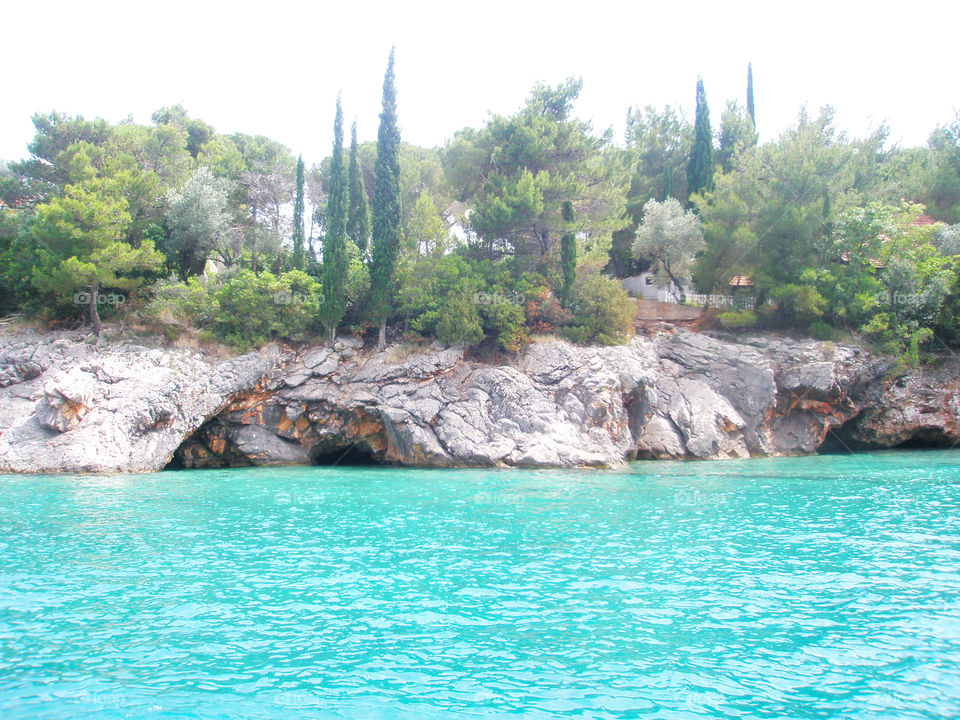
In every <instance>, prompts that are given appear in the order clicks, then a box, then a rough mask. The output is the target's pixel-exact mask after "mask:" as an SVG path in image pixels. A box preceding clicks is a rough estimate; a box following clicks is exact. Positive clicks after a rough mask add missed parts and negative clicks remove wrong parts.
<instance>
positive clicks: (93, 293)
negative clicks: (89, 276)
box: [89, 283, 103, 338]
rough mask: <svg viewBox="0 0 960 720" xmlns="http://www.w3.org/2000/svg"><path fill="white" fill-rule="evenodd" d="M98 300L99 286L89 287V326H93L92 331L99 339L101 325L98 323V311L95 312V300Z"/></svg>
mask: <svg viewBox="0 0 960 720" xmlns="http://www.w3.org/2000/svg"><path fill="white" fill-rule="evenodd" d="M99 299H100V286H99V285H97V284H96V283H94V284H93V285H92V286H90V307H89V310H90V324H91V325H93V331H94V332H95V333H96V334H97V337H98V338H99V337H100V330H101V329H102V328H103V324H102V323H101V322H100V311H99V310H97V300H99Z"/></svg>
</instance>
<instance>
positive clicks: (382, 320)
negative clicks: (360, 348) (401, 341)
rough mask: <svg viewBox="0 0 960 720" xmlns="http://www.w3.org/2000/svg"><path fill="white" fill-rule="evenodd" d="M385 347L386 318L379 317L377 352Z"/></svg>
mask: <svg viewBox="0 0 960 720" xmlns="http://www.w3.org/2000/svg"><path fill="white" fill-rule="evenodd" d="M386 347H387V318H386V316H384V317H382V318H380V334H379V336H378V337H377V352H383V351H384V350H385V349H386Z"/></svg>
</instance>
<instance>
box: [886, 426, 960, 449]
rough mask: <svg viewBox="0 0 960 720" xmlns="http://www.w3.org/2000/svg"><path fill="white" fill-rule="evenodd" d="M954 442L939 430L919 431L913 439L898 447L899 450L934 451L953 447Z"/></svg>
mask: <svg viewBox="0 0 960 720" xmlns="http://www.w3.org/2000/svg"><path fill="white" fill-rule="evenodd" d="M954 444H955V443H954V441H953V440H951V439H950V438H949V437H947V435H946V433H944V432H943V430H941V429H939V428H930V429H928V430H919V431H917V432H916V433H914V434H913V437H911V438H909V439H907V440H904V441H903V442H902V443H900V444H899V445H897V446H896V447H897V449H898V450H934V449H936V448H949V447H953V445H954Z"/></svg>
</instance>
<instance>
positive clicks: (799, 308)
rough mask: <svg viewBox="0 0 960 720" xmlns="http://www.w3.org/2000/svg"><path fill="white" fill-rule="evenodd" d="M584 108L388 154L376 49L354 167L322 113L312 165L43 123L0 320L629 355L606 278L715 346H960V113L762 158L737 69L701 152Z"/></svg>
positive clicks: (652, 113) (825, 125) (682, 135)
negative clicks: (780, 336)
mask: <svg viewBox="0 0 960 720" xmlns="http://www.w3.org/2000/svg"><path fill="white" fill-rule="evenodd" d="M581 85H582V84H581V81H580V80H577V79H569V80H567V81H565V82H563V83H561V84H559V85H556V86H550V85H537V86H536V87H534V88H533V90H532V92H531V93H530V95H529V96H528V97H527V98H526V100H525V101H524V102H523V103H522V104H521V105H520V107H519V109H518V110H517V111H516V112H514V113H512V114H508V115H492V116H491V117H490V118H489V119H488V120H487V121H486V122H485V123H484V124H483V125H482V126H480V127H477V128H464V129H463V130H460V131H459V132H457V133H456V134H455V135H454V137H453V139H452V140H450V141H449V142H448V143H447V144H446V145H445V146H444V147H442V148H422V147H417V146H414V145H411V144H408V143H403V142H401V139H400V133H399V129H398V124H397V123H398V118H397V88H396V79H395V77H394V57H393V53H392V52H391V55H390V60H389V62H388V66H387V71H386V74H385V76H384V81H383V110H382V113H381V116H380V127H379V131H378V137H377V140H376V142H360V141H359V140H358V138H357V133H356V123H354V126H353V128H352V131H351V137H350V147H349V155H347V153H346V152H345V148H344V137H343V109H342V108H341V106H340V104H339V102H338V105H337V113H336V118H335V130H334V139H333V144H332V147H333V151H332V153H331V154H330V155H329V156H328V157H326V158H323V159H320V160H319V162H316V163H315V164H313V165H309V166H308V165H305V164H304V162H303V158H297V159H295V158H294V155H293V154H292V153H291V152H290V150H288V149H287V148H285V147H284V146H283V145H281V144H280V143H278V142H276V141H274V140H271V139H270V138H266V137H263V136H258V135H247V134H243V133H233V134H229V135H227V134H221V133H218V132H217V131H216V129H215V128H213V127H212V126H210V125H209V124H207V123H205V122H203V121H202V120H200V119H198V118H193V117H191V116H190V115H189V114H188V113H187V111H186V110H185V109H184V108H183V107H181V106H173V107H168V108H162V109H161V110H158V111H157V112H156V113H154V115H153V116H152V124H150V125H139V124H136V123H134V122H132V121H130V120H127V121H124V122H122V123H119V124H117V125H111V124H109V123H107V122H105V121H103V120H99V119H95V120H86V119H84V118H82V117H71V116H68V115H63V114H60V113H56V112H54V113H50V114H48V115H37V116H35V117H34V118H33V121H34V125H35V128H36V135H35V137H34V139H33V141H32V142H31V143H30V145H29V151H30V157H29V159H27V160H24V161H22V162H16V163H9V164H6V165H3V166H2V167H0V201H2V205H0V311H2V312H3V313H4V314H7V313H10V312H15V311H20V312H24V313H27V314H30V315H34V316H38V317H42V318H44V319H45V320H48V321H52V322H62V323H71V322H77V321H87V322H89V323H90V324H91V325H92V326H93V328H94V330H96V331H98V332H99V329H100V325H101V322H102V321H107V322H109V321H112V320H115V319H123V320H124V321H129V322H134V323H148V324H150V325H152V326H154V327H160V328H162V329H163V330H164V331H166V332H167V333H168V335H169V336H170V337H177V336H178V335H180V334H183V333H188V334H194V335H199V336H200V337H201V338H206V337H209V338H211V339H212V338H219V339H221V340H224V341H226V342H228V343H230V344H231V345H234V346H236V347H238V348H245V347H251V346H256V345H259V344H261V343H264V342H267V341H270V340H283V341H301V340H304V339H307V338H313V337H315V336H317V335H318V334H321V333H324V332H325V334H326V336H327V339H328V340H329V341H330V342H334V341H335V338H336V333H337V330H338V328H339V329H341V330H344V331H349V332H351V333H354V334H360V335H362V334H365V333H368V332H369V333H370V335H371V339H372V335H373V334H374V333H376V335H377V340H378V344H379V345H381V346H382V345H383V344H384V343H385V340H386V331H387V328H388V327H389V328H390V329H391V331H392V332H394V333H395V334H396V336H402V337H404V338H407V339H411V340H417V339H437V340H439V341H441V342H444V343H465V344H468V345H479V346H483V347H484V348H486V349H487V350H488V351H489V350H498V351H502V352H510V353H513V352H516V351H518V350H519V349H520V348H522V347H523V345H524V344H525V343H527V342H529V341H530V339H531V338H532V337H534V336H535V335H540V334H556V335H561V336H563V337H566V338H568V339H570V340H573V341H575V342H582V343H588V342H606V343H615V342H622V341H623V340H624V339H626V338H627V337H629V335H630V334H631V333H632V331H633V325H634V322H633V319H634V315H635V310H636V305H635V302H634V301H633V300H632V299H630V298H629V297H628V296H627V294H626V293H625V292H624V291H623V289H622V288H621V285H620V283H619V282H618V281H617V280H616V279H614V278H623V277H626V276H630V275H634V274H636V273H638V272H643V271H650V272H652V273H653V274H654V277H660V279H661V280H662V281H664V282H665V283H666V282H667V281H669V282H670V285H671V287H675V288H679V289H680V290H681V291H680V292H679V293H677V295H678V296H679V297H678V298H677V299H678V300H680V301H683V300H684V299H685V298H684V297H683V294H684V290H683V289H684V288H686V287H692V288H693V289H694V290H695V291H697V292H698V293H700V294H706V295H709V296H710V299H709V301H708V302H709V303H710V304H714V305H723V304H734V305H737V311H736V312H733V311H730V309H729V308H720V310H724V311H725V312H720V313H719V315H717V317H718V319H719V322H720V323H721V324H722V325H723V326H725V327H726V328H727V329H730V330H739V329H741V328H745V327H752V326H758V327H766V328H771V329H777V330H781V331H784V330H786V331H796V332H798V333H805V334H811V335H814V336H816V337H821V338H824V339H830V338H835V337H838V336H840V335H841V334H847V335H852V336H853V337H856V338H859V339H861V340H869V341H872V342H874V343H875V344H876V346H877V347H879V348H883V349H887V350H889V351H891V352H895V353H898V354H899V355H900V356H901V357H903V358H905V359H906V360H908V361H911V362H915V361H916V360H917V359H918V358H919V356H920V353H921V352H922V351H924V350H925V349H936V348H943V347H944V346H951V347H952V346H960V324H958V323H960V321H958V318H960V224H957V223H958V220H960V116H958V117H956V118H954V119H953V120H952V121H948V122H945V123H942V124H940V125H939V126H938V127H936V128H935V129H934V130H933V132H932V133H931V135H930V137H929V141H928V142H927V143H926V145H924V146H923V147H912V148H902V147H898V146H896V145H891V144H890V143H889V142H888V131H887V129H886V128H885V127H881V128H879V129H878V130H876V131H875V132H873V133H872V134H870V135H868V136H866V137H862V138H851V137H849V136H847V135H846V134H844V133H843V132H841V131H840V130H838V129H837V128H836V126H835V123H834V119H833V110H832V109H831V108H824V109H823V110H821V111H820V112H819V113H817V114H808V113H807V112H806V111H802V112H801V113H800V115H799V117H798V120H797V122H796V124H795V125H794V126H793V127H790V128H788V129H786V130H785V131H784V132H783V133H781V135H780V136H779V137H778V138H777V139H776V140H775V141H771V142H765V143H759V142H758V136H757V133H756V129H755V121H756V116H755V108H754V96H753V93H754V88H753V71H752V67H750V66H748V69H747V93H746V97H745V99H743V98H741V99H739V100H730V101H728V102H727V103H726V105H725V107H724V111H723V112H722V114H721V115H720V118H719V123H718V125H717V128H716V132H713V130H712V129H711V125H710V118H709V111H708V108H707V104H706V96H705V92H704V88H703V83H702V81H698V83H697V95H696V98H697V102H696V108H695V114H694V115H693V118H694V120H693V122H692V123H691V122H690V121H688V119H687V118H686V117H685V116H684V114H683V113H682V112H681V111H679V110H677V109H674V108H671V107H669V106H667V107H664V108H662V109H658V108H653V107H649V106H648V107H643V106H637V107H643V109H642V110H633V109H631V110H630V111H628V113H627V118H626V134H625V136H624V138H623V142H622V143H620V144H617V143H614V142H613V138H612V133H611V132H610V131H604V132H595V131H594V130H593V128H592V127H591V126H590V125H589V123H586V122H584V121H582V120H580V119H578V118H577V117H576V115H575V113H574V108H575V104H576V102H577V100H578V96H579V94H580V91H581ZM371 200H372V201H371ZM685 206H688V209H686V208H685ZM611 276H612V277H611ZM686 299H687V300H688V301H689V300H690V298H686ZM727 301H729V302H727ZM744 307H746V309H743V308H744Z"/></svg>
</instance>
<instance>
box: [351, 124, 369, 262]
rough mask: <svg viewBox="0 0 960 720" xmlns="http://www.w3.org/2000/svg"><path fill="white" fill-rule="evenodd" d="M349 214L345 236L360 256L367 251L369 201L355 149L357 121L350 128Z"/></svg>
mask: <svg viewBox="0 0 960 720" xmlns="http://www.w3.org/2000/svg"><path fill="white" fill-rule="evenodd" d="M349 174H350V177H349V183H350V214H349V215H348V216H347V237H349V238H350V239H351V240H353V242H354V244H355V245H356V246H357V247H358V248H359V249H360V256H361V257H363V256H365V255H366V253H367V240H368V239H369V237H370V202H369V200H367V188H366V187H365V186H364V184H363V173H362V172H361V170H360V158H359V156H358V151H357V121H356V120H354V121H353V127H352V128H351V129H350V173H349Z"/></svg>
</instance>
